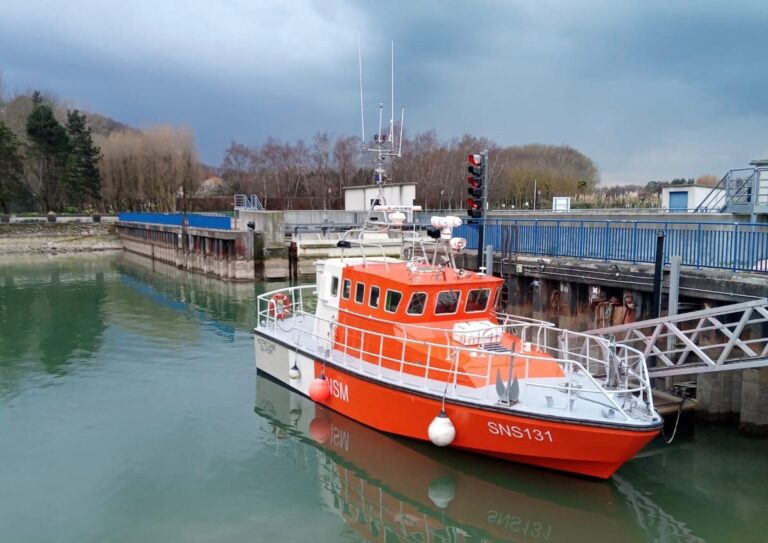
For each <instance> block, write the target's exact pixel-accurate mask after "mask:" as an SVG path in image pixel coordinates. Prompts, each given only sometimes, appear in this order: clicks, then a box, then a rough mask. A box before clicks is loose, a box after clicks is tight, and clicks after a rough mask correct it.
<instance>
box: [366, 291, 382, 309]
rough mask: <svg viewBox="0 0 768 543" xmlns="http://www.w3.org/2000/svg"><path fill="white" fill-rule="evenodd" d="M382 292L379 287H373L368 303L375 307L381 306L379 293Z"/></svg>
mask: <svg viewBox="0 0 768 543" xmlns="http://www.w3.org/2000/svg"><path fill="white" fill-rule="evenodd" d="M380 293H381V289H379V287H374V286H372V287H371V292H370V293H369V294H368V305H370V306H371V307H373V308H377V307H379V294H380Z"/></svg>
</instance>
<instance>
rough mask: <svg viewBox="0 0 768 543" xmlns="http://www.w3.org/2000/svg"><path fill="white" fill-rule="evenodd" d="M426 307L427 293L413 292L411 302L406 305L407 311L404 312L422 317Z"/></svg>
mask: <svg viewBox="0 0 768 543" xmlns="http://www.w3.org/2000/svg"><path fill="white" fill-rule="evenodd" d="M426 306H427V293H426V292H414V293H413V294H411V301H410V302H409V303H408V309H407V310H406V313H408V314H409V315H422V314H423V313H424V308H425V307H426Z"/></svg>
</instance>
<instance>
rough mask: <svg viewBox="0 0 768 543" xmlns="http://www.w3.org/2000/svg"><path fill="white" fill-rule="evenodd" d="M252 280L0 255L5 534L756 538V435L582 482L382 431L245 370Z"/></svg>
mask: <svg viewBox="0 0 768 543" xmlns="http://www.w3.org/2000/svg"><path fill="white" fill-rule="evenodd" d="M278 286H280V285H279V284H271V285H269V287H270V288H277V287H278ZM264 288H265V286H264V285H257V286H256V288H254V286H253V285H232V284H225V283H221V282H218V281H215V280H212V279H207V278H203V277H199V276H195V275H190V274H186V273H183V272H179V271H177V270H175V269H173V268H170V267H167V266H163V265H159V264H154V265H153V264H152V263H149V262H147V261H146V260H143V259H139V258H138V257H131V256H130V255H122V256H115V255H112V256H100V257H76V258H74V257H55V258H43V259H29V260H21V259H15V260H6V261H2V262H0V543H15V542H47V541H51V542H73V543H74V542H78V543H81V542H102V541H115V542H128V541H131V542H133V541H141V542H144V541H162V542H176V541H185V542H187V541H193V542H198V541H200V542H203V541H205V542H207V541H318V542H323V541H382V542H387V543H389V542H395V541H410V542H425V543H426V542H437V541H441V542H452V541H456V542H461V541H495V540H512V541H553V542H554V541H569V542H573V541H702V540H703V541H712V542H714V541H742V542H747V541H766V540H768V535H766V534H768V514H766V511H768V441H766V440H753V439H747V438H745V437H743V436H741V435H740V434H739V433H738V432H737V431H735V430H732V429H728V428H722V427H716V426H702V425H699V426H698V427H696V428H695V433H694V434H693V435H688V436H682V437H680V438H678V439H677V440H676V441H675V443H674V444H673V445H671V446H668V447H665V446H664V445H663V444H661V443H654V444H652V445H651V446H650V447H649V448H647V449H646V450H645V451H644V452H643V453H642V455H641V456H640V457H638V458H636V459H634V460H632V461H631V462H629V463H628V464H626V465H625V466H624V467H623V468H622V469H621V470H620V471H619V472H618V474H617V475H616V476H615V477H614V478H613V479H612V480H610V481H608V482H592V481H585V480H581V479H577V478H573V477H568V476H562V475H558V474H554V473H549V472H545V471H541V470H536V469H529V468H525V467H521V466H516V465H509V464H504V463H501V462H497V461H494V460H489V459H483V458H478V457H474V456H469V455H466V454H462V453H456V452H453V451H446V450H437V449H435V448H433V447H431V446H429V445H426V444H414V443H412V442H408V441H405V440H399V439H392V438H390V437H387V436H383V435H381V434H379V433H376V432H373V431H371V430H369V429H367V428H364V427H361V426H359V425H357V424H355V423H353V422H351V421H349V420H347V419H344V418H343V417H339V416H337V415H334V414H332V413H328V412H325V411H324V410H322V409H315V406H314V405H313V404H311V403H310V402H308V401H307V400H305V399H303V398H300V397H297V396H295V395H293V394H291V393H289V392H288V391H286V390H285V389H283V388H282V387H279V386H277V385H275V384H274V383H272V382H271V381H268V380H266V379H264V378H262V377H258V378H257V376H256V373H255V370H254V358H253V357H254V350H253V346H252V338H251V335H250V330H251V329H252V327H253V325H254V324H255V323H254V300H255V296H256V295H257V293H259V292H261V291H262V290H263V289H264Z"/></svg>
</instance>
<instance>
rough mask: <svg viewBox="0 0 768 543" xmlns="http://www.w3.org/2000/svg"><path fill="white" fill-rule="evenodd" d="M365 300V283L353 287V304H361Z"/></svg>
mask: <svg viewBox="0 0 768 543" xmlns="http://www.w3.org/2000/svg"><path fill="white" fill-rule="evenodd" d="M363 300H365V283H357V284H356V285H355V303H358V304H361V303H363Z"/></svg>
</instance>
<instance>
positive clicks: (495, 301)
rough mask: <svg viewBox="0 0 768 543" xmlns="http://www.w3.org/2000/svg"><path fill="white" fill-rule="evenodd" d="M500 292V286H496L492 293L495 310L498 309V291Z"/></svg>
mask: <svg viewBox="0 0 768 543" xmlns="http://www.w3.org/2000/svg"><path fill="white" fill-rule="evenodd" d="M500 292H501V289H500V288H497V289H496V290H495V291H494V293H493V309H494V310H495V311H498V309H499V293H500Z"/></svg>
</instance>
